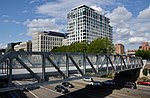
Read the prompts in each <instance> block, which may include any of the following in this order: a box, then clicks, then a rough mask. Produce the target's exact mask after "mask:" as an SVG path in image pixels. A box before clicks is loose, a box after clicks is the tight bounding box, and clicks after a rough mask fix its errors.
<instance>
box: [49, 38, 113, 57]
mask: <svg viewBox="0 0 150 98" xmlns="http://www.w3.org/2000/svg"><path fill="white" fill-rule="evenodd" d="M51 52H80V53H100V54H111V53H113V52H114V45H113V44H112V42H111V41H110V40H109V39H108V38H97V39H96V40H94V41H92V42H91V43H90V44H88V43H87V42H85V41H82V42H75V43H73V44H71V45H69V46H61V47H54V48H53V49H52V50H51Z"/></svg>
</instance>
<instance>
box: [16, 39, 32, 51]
mask: <svg viewBox="0 0 150 98" xmlns="http://www.w3.org/2000/svg"><path fill="white" fill-rule="evenodd" d="M14 50H15V51H19V50H24V51H32V42H31V41H27V42H21V43H20V44H17V45H15V46H14Z"/></svg>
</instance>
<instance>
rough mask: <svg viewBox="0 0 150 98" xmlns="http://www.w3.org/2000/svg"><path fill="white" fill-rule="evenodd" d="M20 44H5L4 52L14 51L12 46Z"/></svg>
mask: <svg viewBox="0 0 150 98" xmlns="http://www.w3.org/2000/svg"><path fill="white" fill-rule="evenodd" d="M20 43H21V42H17V43H8V44H7V48H6V52H8V51H13V50H14V46H15V45H18V44H20Z"/></svg>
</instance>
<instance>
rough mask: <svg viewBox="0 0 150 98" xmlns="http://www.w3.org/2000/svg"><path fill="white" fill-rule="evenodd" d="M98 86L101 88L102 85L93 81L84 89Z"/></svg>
mask: <svg viewBox="0 0 150 98" xmlns="http://www.w3.org/2000/svg"><path fill="white" fill-rule="evenodd" d="M100 86H102V83H101V82H99V81H93V82H90V83H89V84H87V85H86V87H100Z"/></svg>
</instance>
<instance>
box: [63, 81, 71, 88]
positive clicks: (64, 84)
mask: <svg viewBox="0 0 150 98" xmlns="http://www.w3.org/2000/svg"><path fill="white" fill-rule="evenodd" d="M62 85H63V86H65V87H69V88H74V85H73V84H71V83H70V82H63V83H62Z"/></svg>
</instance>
